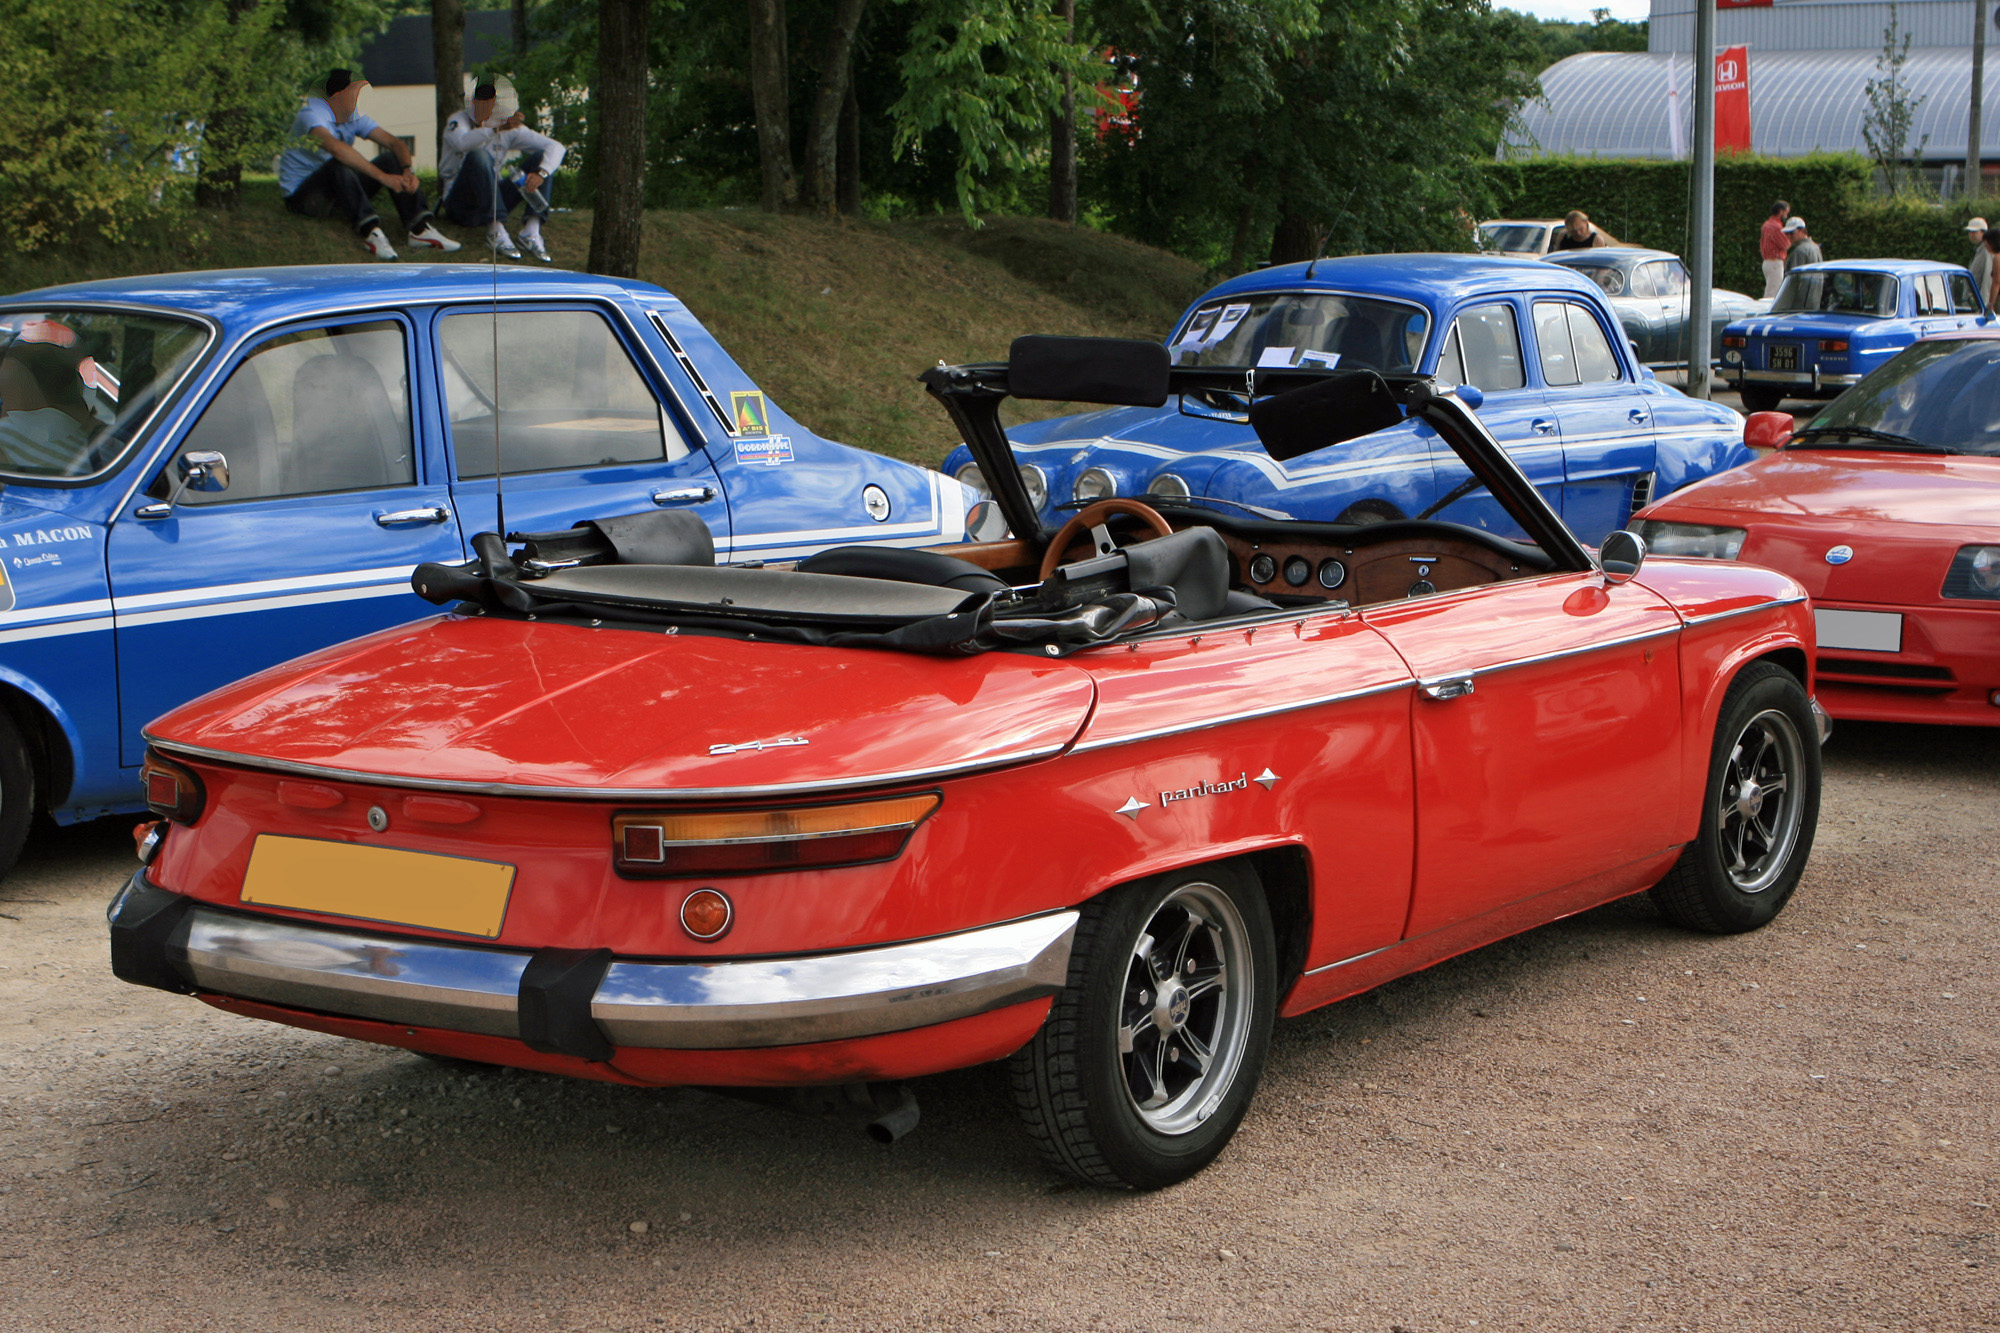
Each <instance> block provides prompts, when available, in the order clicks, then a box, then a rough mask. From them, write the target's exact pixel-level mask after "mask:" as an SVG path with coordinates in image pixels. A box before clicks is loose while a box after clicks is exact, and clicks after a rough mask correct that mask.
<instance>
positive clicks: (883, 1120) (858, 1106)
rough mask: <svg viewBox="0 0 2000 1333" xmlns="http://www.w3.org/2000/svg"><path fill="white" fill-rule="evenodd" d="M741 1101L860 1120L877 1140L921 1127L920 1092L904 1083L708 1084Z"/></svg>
mask: <svg viewBox="0 0 2000 1333" xmlns="http://www.w3.org/2000/svg"><path fill="white" fill-rule="evenodd" d="M705 1091H708V1092H712V1093H715V1094H716V1095H718V1096H722V1097H733V1098H735V1099H736V1100H738V1101H744V1102H755V1103H756V1104H757V1105H759V1106H770V1107H775V1108H777V1109H778V1110H781V1111H791V1112H793V1113H794V1114H797V1115H807V1116H812V1117H813V1118H814V1119H817V1120H835V1121H844V1122H846V1123H848V1124H859V1125H860V1126H861V1131H862V1133H864V1134H866V1135H867V1136H868V1137H869V1138H871V1139H873V1140H875V1142H877V1143H881V1144H890V1143H895V1142H896V1141H897V1140H899V1139H901V1138H902V1137H903V1136H904V1135H905V1134H908V1133H909V1132H910V1131H911V1130H913V1129H915V1128H916V1127H917V1120H918V1119H919V1117H920V1115H921V1112H920V1110H919V1108H918V1106H917V1094H916V1093H914V1092H912V1091H910V1089H909V1086H908V1085H907V1084H903V1083H835V1084H830V1085H824V1086H821V1087H815V1088H708V1089H705Z"/></svg>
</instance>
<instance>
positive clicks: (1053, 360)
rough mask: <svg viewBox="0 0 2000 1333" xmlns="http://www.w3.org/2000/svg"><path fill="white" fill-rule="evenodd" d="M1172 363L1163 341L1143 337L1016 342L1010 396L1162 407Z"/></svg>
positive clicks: (1011, 352) (1044, 338)
mask: <svg viewBox="0 0 2000 1333" xmlns="http://www.w3.org/2000/svg"><path fill="white" fill-rule="evenodd" d="M1171 366H1172V362H1171V361H1170V359H1169V358H1168V356H1167V348H1166V344H1165V343H1156V342H1147V341H1146V340H1145V339H1143V338H1057V337H1051V336H1048V335H1046V334H1031V335H1029V336H1028V337H1025V338H1016V339H1015V340H1014V345H1013V346H1012V347H1011V348H1009V349H1008V352H1007V392H1008V393H1010V394H1012V395H1013V396H1014V397H1016V398H1042V399H1047V400H1048V401H1050V402H1057V403H1108V404H1115V405H1118V406H1121V407H1159V406H1160V405H1161V404H1163V403H1165V402H1166V401H1167V396H1168V393H1169V389H1168V373H1167V372H1168V370H1169V369H1170V368H1171Z"/></svg>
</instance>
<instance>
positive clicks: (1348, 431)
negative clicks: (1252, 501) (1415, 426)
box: [1250, 370, 1403, 462]
mask: <svg viewBox="0 0 2000 1333" xmlns="http://www.w3.org/2000/svg"><path fill="white" fill-rule="evenodd" d="M1402 419H1403V410H1402V408H1400V407H1399V406H1397V404H1396V395H1395V393H1394V392H1393V391H1392V390H1391V389H1390V388H1389V385H1388V382H1387V381H1386V380H1384V379H1383V378H1382V377H1381V376H1380V375H1379V374H1377V373H1376V372H1374V371H1372V370H1353V371H1336V372H1334V373H1333V374H1331V375H1329V376H1327V377H1326V378H1325V379H1323V380H1317V381H1315V382H1313V383H1311V384H1308V385H1306V386H1305V387H1304V388H1303V389H1293V390H1292V391H1291V392H1289V393H1281V394H1279V395H1278V396H1277V397H1275V398H1265V399H1262V400H1260V401H1258V402H1256V403H1253V404H1251V407H1250V425H1251V427H1252V429H1254V430H1255V431H1256V432H1257V439H1258V440H1259V441H1260V442H1261V443H1262V444H1263V446H1264V452H1265V453H1267V454H1269V455H1271V457H1273V458H1275V459H1278V460H1279V461H1280V462H1282V461H1284V460H1285V459H1287V458H1297V457H1298V456H1299V455H1301V454H1309V453H1311V452H1312V451H1313V450H1315V449H1324V448H1326V446H1328V445H1329V444H1339V443H1341V442H1342V441H1343V440H1354V439H1359V438H1360V437H1361V436H1363V435H1372V434H1373V433H1374V432H1376V431H1378V430H1383V429H1385V428H1387V427H1389V426H1393V425H1395V424H1396V423H1397V422H1399V421H1401V420H1402Z"/></svg>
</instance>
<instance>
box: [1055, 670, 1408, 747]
mask: <svg viewBox="0 0 2000 1333" xmlns="http://www.w3.org/2000/svg"><path fill="white" fill-rule="evenodd" d="M1414 684H1416V682H1415V681H1411V680H1392V681H1390V682H1389V683H1388V684H1386V685H1370V686H1368V687H1366V688H1365V689H1359V690H1342V691H1340V692H1338V693H1336V694H1323V695H1319V696H1317V697H1315V698H1311V699H1300V700H1297V701H1295V702H1292V703H1282V704H1272V705H1270V706H1268V707H1265V708H1251V709H1246V710H1245V711H1243V712H1240V713H1224V714H1222V715H1221V716H1219V717H1207V718H1203V719H1201V720H1200V721H1198V722H1176V723H1174V724H1173V725H1172V726H1168V727H1155V728H1153V729H1152V730H1150V731H1135V732H1132V733H1131V734H1130V735H1125V736H1106V737H1104V738H1102V739H1101V740H1087V741H1081V742H1079V743H1078V744H1077V746H1076V748H1075V749H1074V750H1072V751H1071V753H1072V754H1085V753H1088V752H1089V751H1091V750H1108V749H1110V748H1111V747H1112V746H1114V745H1134V744H1137V743H1138V742H1140V741H1151V740H1158V739H1159V738H1160V737H1162V736H1178V735H1180V734H1182V733H1183V732H1189V731H1205V730H1207V729H1208V728H1210V727H1221V726H1227V725H1228V724H1229V723H1231V722H1249V721H1253V720H1255V719H1257V718H1260V717H1275V716H1277V715H1278V714H1280V713H1296V712H1298V711H1300V710H1301V709H1305V708H1318V707H1320V706H1321V705H1322V704H1337V703H1341V702H1344V701H1346V700H1348V699H1365V698H1367V697H1369V696H1370V695H1374V694H1387V693H1389V692H1390V691H1392V690H1407V689H1409V688H1410V687H1411V686H1412V685H1414Z"/></svg>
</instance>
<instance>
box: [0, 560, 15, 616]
mask: <svg viewBox="0 0 2000 1333" xmlns="http://www.w3.org/2000/svg"><path fill="white" fill-rule="evenodd" d="M13 609H14V585H13V584H12V583H11V582H9V581H8V578H7V571H6V569H5V568H4V567H0V611H12V610H13Z"/></svg>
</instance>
